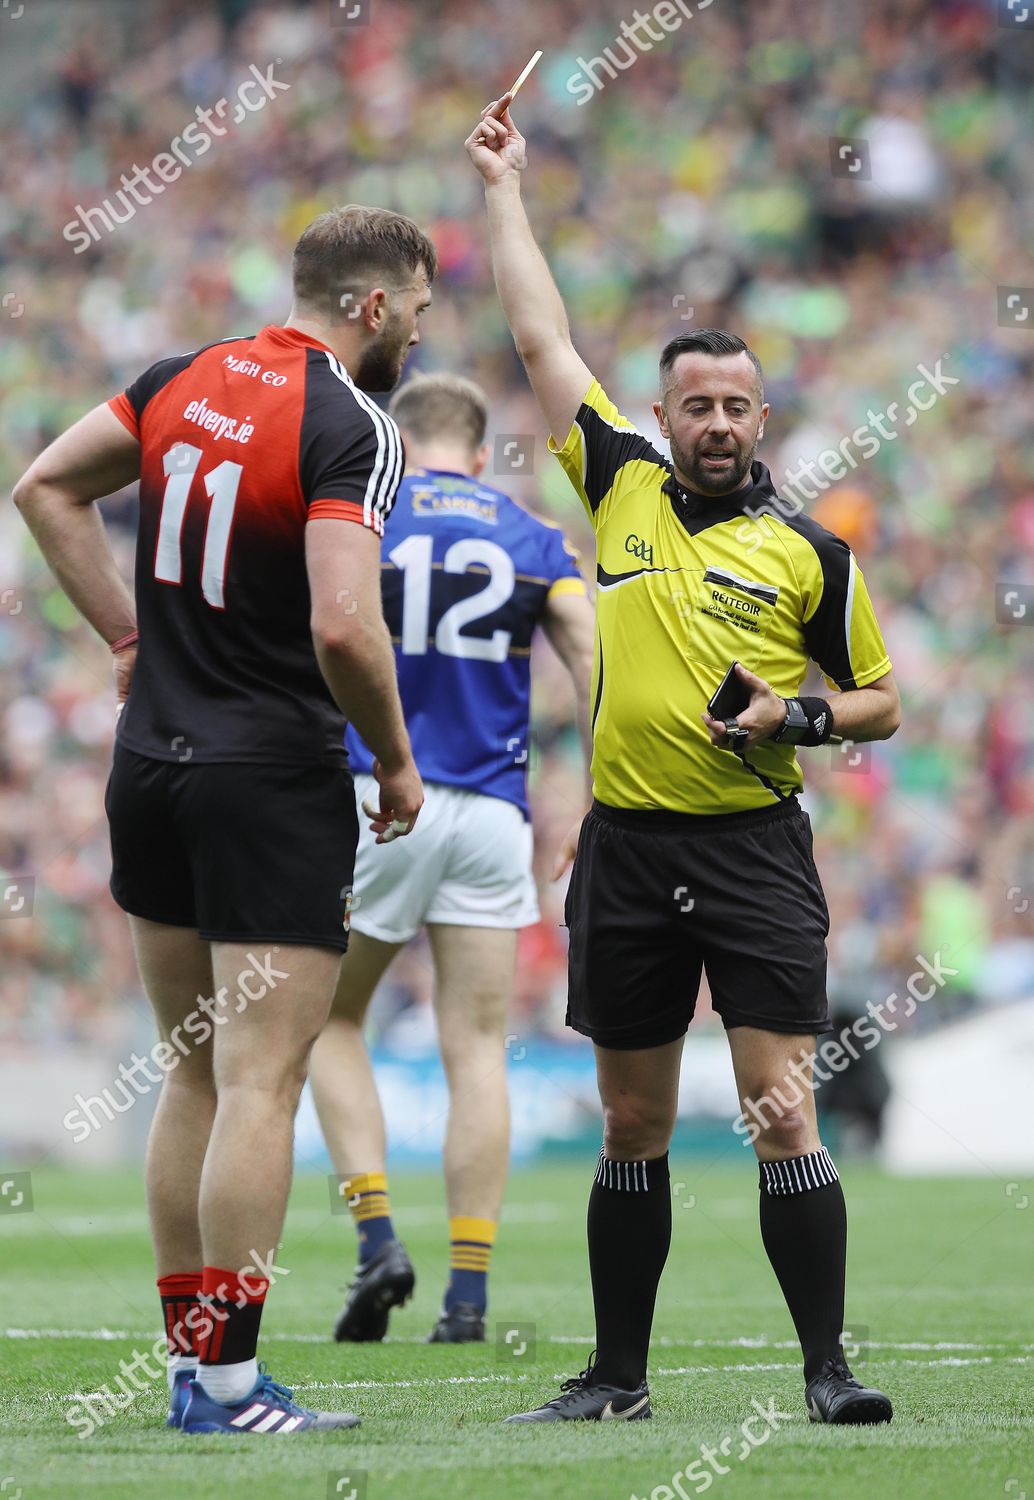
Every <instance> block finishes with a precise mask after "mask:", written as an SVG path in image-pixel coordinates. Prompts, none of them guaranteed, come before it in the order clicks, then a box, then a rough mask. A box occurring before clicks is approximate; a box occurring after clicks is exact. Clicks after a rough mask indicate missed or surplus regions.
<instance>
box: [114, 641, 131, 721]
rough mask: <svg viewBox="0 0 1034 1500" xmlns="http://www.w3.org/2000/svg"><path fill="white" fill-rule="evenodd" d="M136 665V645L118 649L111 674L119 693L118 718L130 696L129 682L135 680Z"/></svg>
mask: <svg viewBox="0 0 1034 1500" xmlns="http://www.w3.org/2000/svg"><path fill="white" fill-rule="evenodd" d="M135 665H136V647H135V646H123V648H122V650H121V651H116V652H115V655H114V657H113V658H112V662H111V675H112V676H113V677H114V679H115V692H116V693H117V695H118V705H117V707H116V709H115V717H116V719H117V718H118V716H119V714H120V713H121V712H122V710H123V708H124V707H125V704H126V699H127V698H128V697H129V684H130V683H131V682H132V680H133V668H134V666H135Z"/></svg>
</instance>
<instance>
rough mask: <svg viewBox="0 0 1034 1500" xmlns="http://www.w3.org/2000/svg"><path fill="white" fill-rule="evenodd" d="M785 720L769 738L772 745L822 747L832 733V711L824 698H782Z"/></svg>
mask: <svg viewBox="0 0 1034 1500" xmlns="http://www.w3.org/2000/svg"><path fill="white" fill-rule="evenodd" d="M783 702H784V703H785V704H786V718H785V719H784V720H783V722H782V724H780V726H779V728H778V729H777V730H776V732H775V734H773V735H770V736H769V738H770V739H771V740H772V741H773V743H774V744H777V745H779V744H783V745H824V744H825V743H826V741H827V740H828V739H829V737H830V735H831V734H832V733H833V710H832V709H831V708H830V706H829V704H828V703H827V702H826V700H825V698H784V699H783Z"/></svg>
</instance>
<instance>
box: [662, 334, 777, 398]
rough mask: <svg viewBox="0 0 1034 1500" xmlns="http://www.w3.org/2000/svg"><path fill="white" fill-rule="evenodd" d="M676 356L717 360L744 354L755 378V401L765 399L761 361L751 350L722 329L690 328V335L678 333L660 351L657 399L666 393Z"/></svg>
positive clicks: (736, 337) (735, 335) (734, 335)
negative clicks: (659, 394) (706, 356)
mask: <svg viewBox="0 0 1034 1500" xmlns="http://www.w3.org/2000/svg"><path fill="white" fill-rule="evenodd" d="M680 354H710V355H711V356H712V357H713V358H714V359H720V358H721V357H722V356H723V355H725V354H745V355H746V356H747V358H748V359H749V360H750V362H751V364H752V365H753V366H754V368H755V370H756V371H757V375H758V399H759V401H761V402H762V403H764V400H765V376H764V373H763V371H762V369H761V361H760V360H759V359H758V357H757V355H756V354H755V353H754V351H753V349H748V348H747V346H746V344H745V343H744V342H743V340H742V339H741V338H740V337H739V335H738V334H735V333H726V331H725V329H724V328H694V329H693V331H692V332H691V333H678V334H676V335H675V337H674V338H673V339H670V340H669V342H668V343H666V344H665V346H664V348H663V349H662V350H661V396H662V398H663V397H664V396H665V395H666V394H667V391H668V386H669V384H670V381H671V371H672V367H673V366H674V364H675V361H676V360H677V359H678V357H679V355H680Z"/></svg>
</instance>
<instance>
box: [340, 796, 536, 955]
mask: <svg viewBox="0 0 1034 1500" xmlns="http://www.w3.org/2000/svg"><path fill="white" fill-rule="evenodd" d="M355 795H356V806H357V807H359V808H360V812H359V847H358V849H357V851H356V856H355V878H354V880H353V882H352V891H353V896H352V908H351V926H352V927H354V928H355V930H356V931H357V932H364V933H366V935H367V936H368V937H372V938H378V939H379V940H380V941H381V942H383V943H408V942H409V940H410V938H413V937H415V936H416V934H417V933H418V932H419V930H420V928H421V927H422V926H423V925H424V923H425V922H447V923H449V924H451V925H452V926H454V927H501V928H515V927H531V926H532V925H533V924H534V923H535V922H537V921H538V919H539V903H538V896H537V894H536V891H535V882H534V880H533V878H532V873H531V854H532V832H531V824H530V823H529V822H528V821H527V820H526V819H525V817H524V814H523V813H522V812H521V810H520V808H519V807H517V806H515V804H514V803H512V802H504V801H503V799H502V798H501V797H486V796H485V795H484V794H483V793H482V792H465V791H462V790H461V789H460V788H459V787H453V786H441V785H438V784H434V783H432V784H428V785H425V787H424V798H425V801H424V805H423V807H422V808H421V809H420V817H419V818H418V819H417V825H416V827H415V828H414V829H413V832H412V833H410V834H407V835H406V836H405V838H400V839H395V840H393V841H392V843H390V844H378V843H377V842H376V835H375V834H373V833H371V832H370V829H369V826H368V824H369V819H368V818H367V817H366V815H365V813H363V811H362V806H361V805H362V803H363V801H364V800H365V799H367V798H369V799H370V800H371V801H372V802H373V803H374V804H376V803H377V801H378V798H379V795H380V794H379V792H378V790H377V783H376V781H375V780H374V778H373V777H372V776H362V775H360V776H356V778H355Z"/></svg>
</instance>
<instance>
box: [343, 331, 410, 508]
mask: <svg viewBox="0 0 1034 1500" xmlns="http://www.w3.org/2000/svg"><path fill="white" fill-rule="evenodd" d="M327 362H328V363H329V365H330V368H331V369H332V370H333V371H334V374H335V375H336V376H337V378H338V379H339V380H340V381H341V382H342V384H343V385H346V386H347V387H348V389H349V390H350V391H351V392H352V395H353V396H354V397H355V401H356V405H357V406H361V407H362V408H363V410H364V411H365V412H366V413H367V414H368V415H369V416H370V417H371V418H372V419H373V424H374V429H375V430H376V433H377V457H376V459H375V460H374V465H373V470H372V472H371V474H370V479H369V482H368V484H367V486H366V494H365V496H364V497H363V520H364V523H365V524H367V525H370V526H373V527H374V529H375V530H376V531H378V532H381V531H383V529H384V522H385V520H386V519H387V516H388V512H389V511H390V509H391V500H392V496H393V495H394V493H395V490H396V488H397V486H398V482H399V479H400V477H401V474H402V438H401V436H400V435H399V430H398V427H397V426H396V424H395V420H394V418H392V417H389V416H388V415H387V413H385V412H383V411H381V409H380V407H379V406H378V405H377V404H376V402H374V401H371V400H370V398H369V396H367V395H366V393H365V391H361V390H360V389H359V387H358V386H357V385H356V383H355V381H354V380H353V379H352V377H351V376H350V375H349V373H348V371H347V370H346V369H345V367H344V365H343V364H342V363H341V361H340V360H338V359H336V358H335V357H334V355H333V354H331V353H330V351H329V350H328V351H327Z"/></svg>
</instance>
